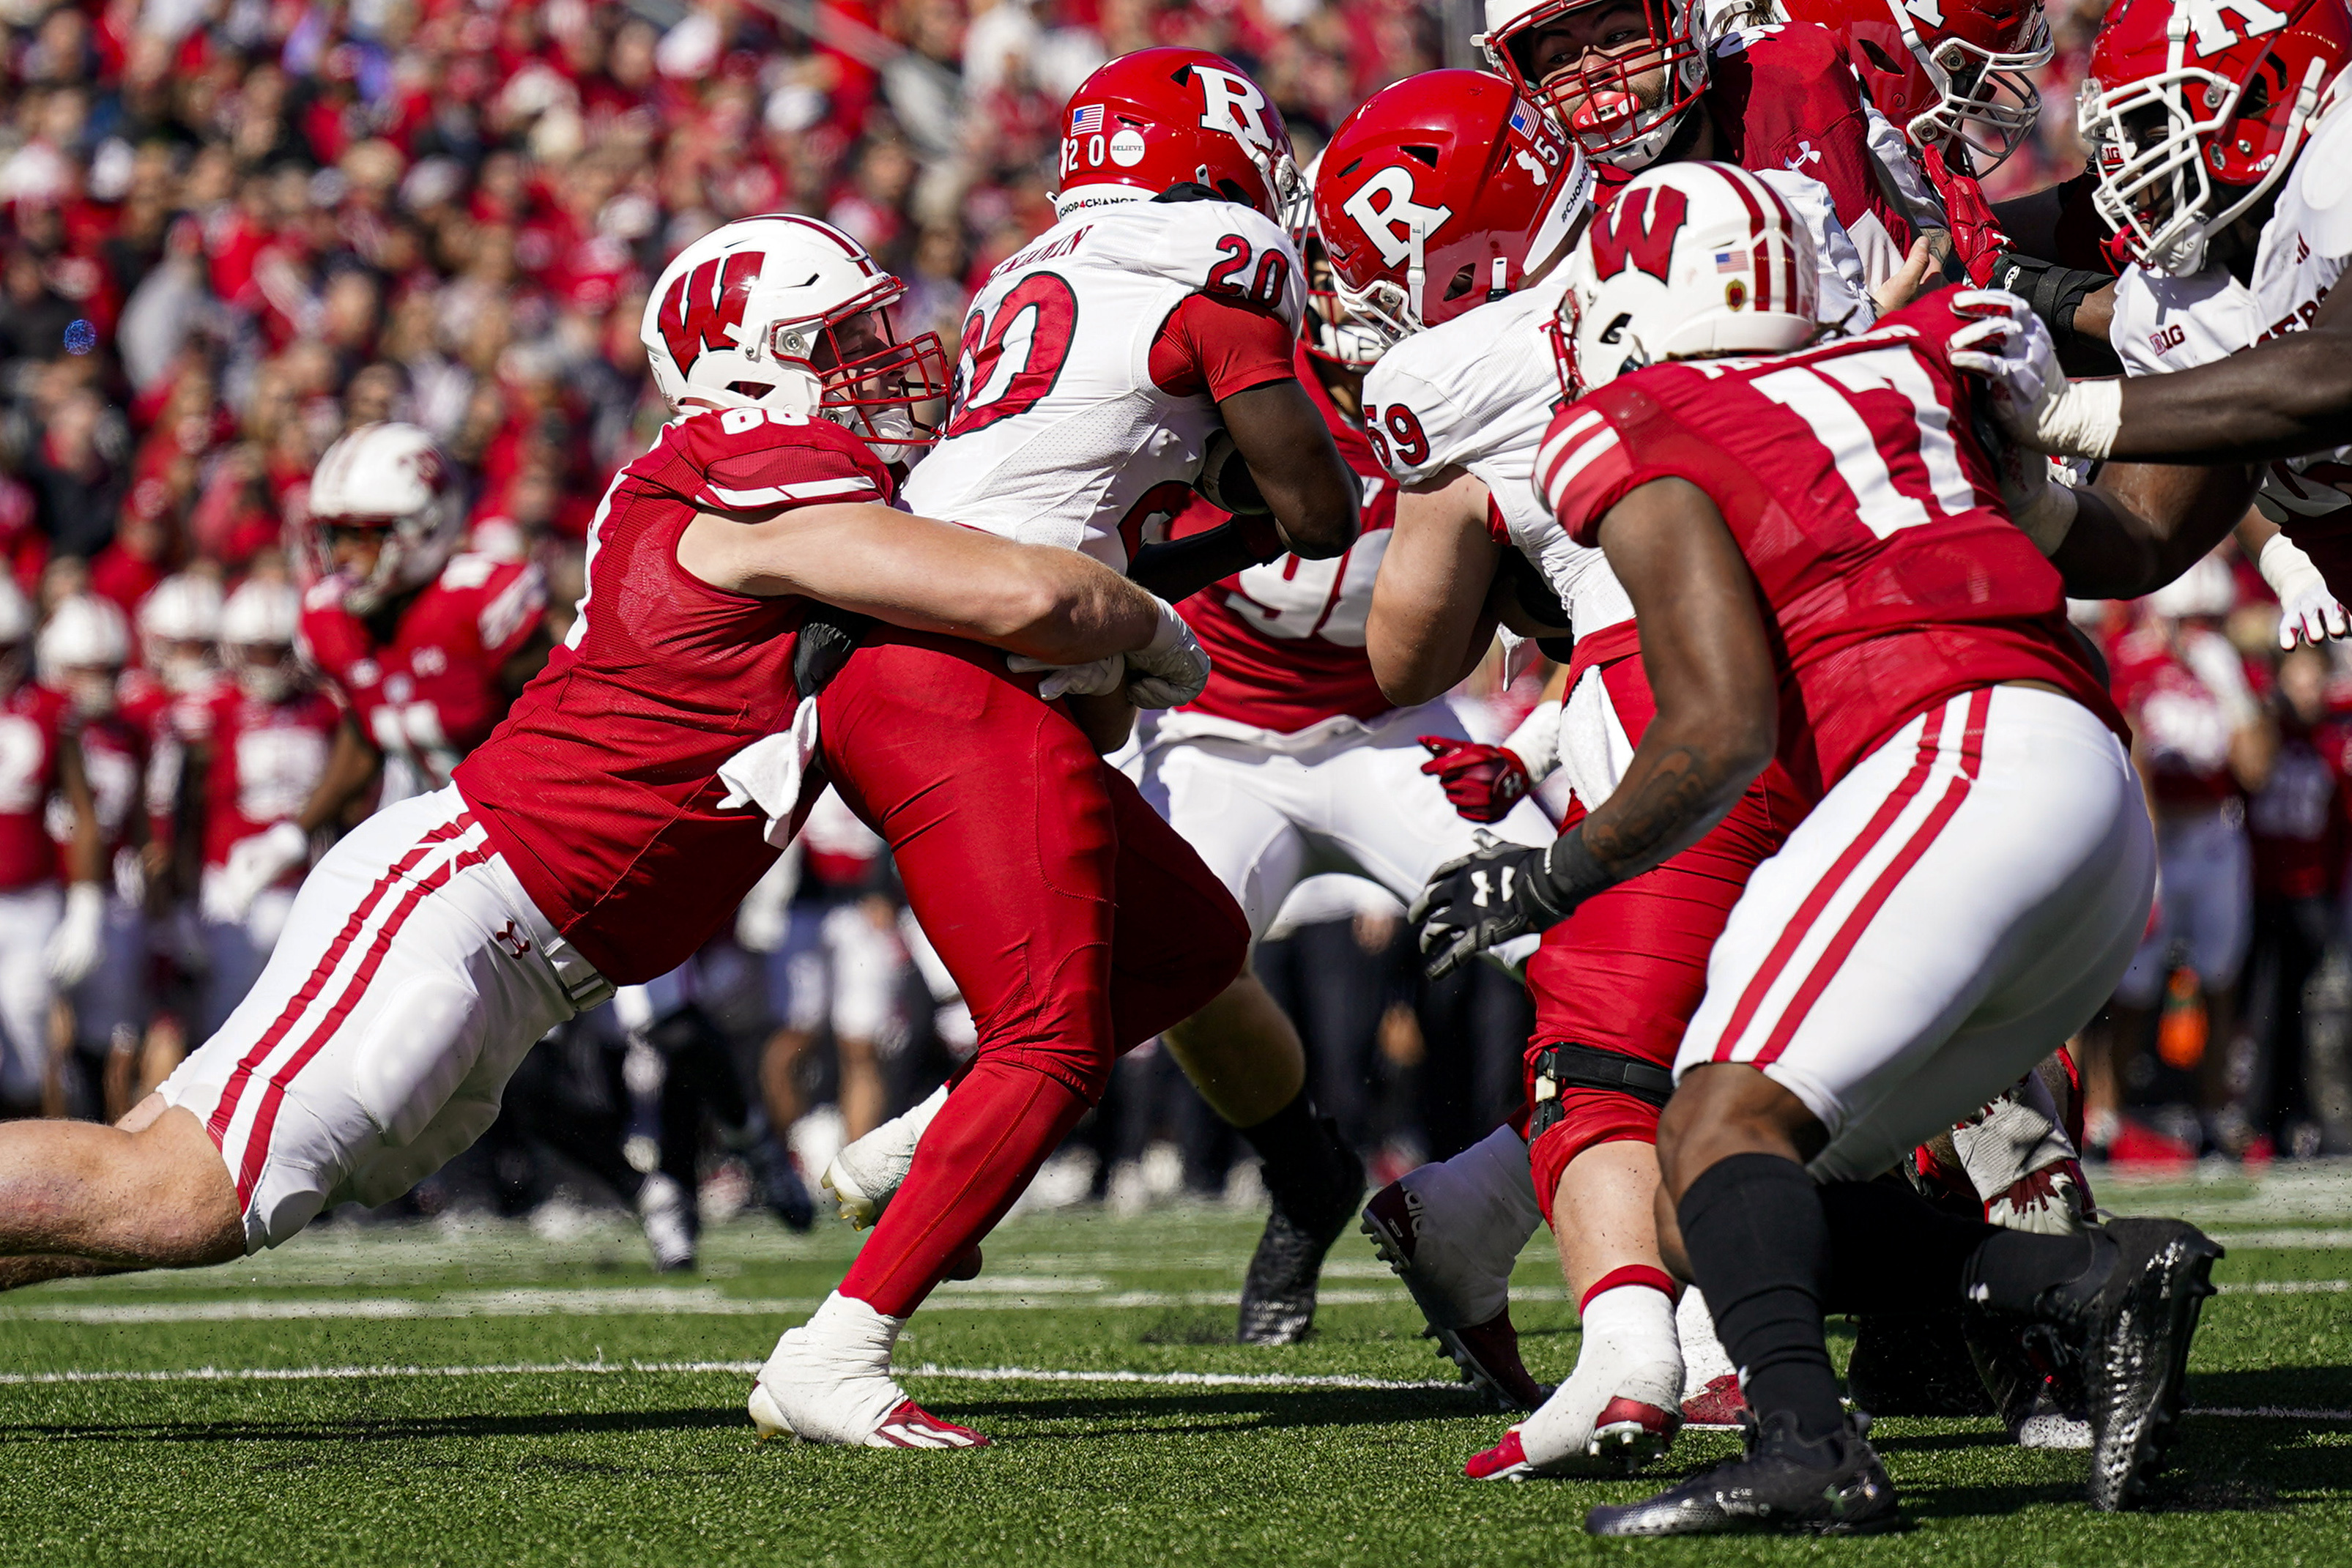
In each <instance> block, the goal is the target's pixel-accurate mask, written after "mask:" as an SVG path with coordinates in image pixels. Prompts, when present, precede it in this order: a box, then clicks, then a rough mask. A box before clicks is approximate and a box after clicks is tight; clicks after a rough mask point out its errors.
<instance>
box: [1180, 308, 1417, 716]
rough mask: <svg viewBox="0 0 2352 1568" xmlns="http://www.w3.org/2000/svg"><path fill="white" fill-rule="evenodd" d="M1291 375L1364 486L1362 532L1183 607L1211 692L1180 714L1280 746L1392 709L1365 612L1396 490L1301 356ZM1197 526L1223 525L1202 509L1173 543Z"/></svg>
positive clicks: (1278, 562)
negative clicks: (1315, 729) (1266, 737)
mask: <svg viewBox="0 0 2352 1568" xmlns="http://www.w3.org/2000/svg"><path fill="white" fill-rule="evenodd" d="M1297 370H1298V382H1299V384H1300V385H1301V386H1304V387H1305V388H1306V389H1307V395H1308V396H1309V397H1311V398H1313V399H1314V400H1315V405H1316V407H1317V408H1318V409H1320V410H1321V411H1322V413H1323V423H1325V424H1327V425H1328V426H1330V429H1331V438H1332V439H1333V440H1334V441H1336V442H1338V443H1339V455H1340V457H1341V458H1342V459H1344V460H1345V461H1346V463H1347V465H1348V466H1349V469H1350V470H1351V471H1352V472H1353V473H1354V474H1355V475H1356V476H1357V478H1358V479H1360V480H1361V481H1362V483H1363V497H1364V501H1363V512H1362V517H1363V527H1362V531H1360V533H1358V534H1357V536H1356V542H1355V543H1354V544H1353V545H1352V546H1350V547H1349V549H1348V552H1347V553H1346V554H1345V555H1342V556H1339V558H1337V559H1332V560H1301V559H1298V558H1297V556H1295V555H1284V556H1279V557H1277V558H1276V559H1273V560H1270V561H1267V562H1265V564H1264V565H1262V566H1254V567H1251V568H1250V569H1249V570H1246V571H1241V572H1236V573H1234V575H1233V576H1231V577H1229V578H1226V579H1225V580H1223V582H1220V583H1217V584H1215V585H1213V586H1212V587H1210V588H1207V589H1204V590H1202V591H1201V592H1199V593H1197V594H1195V595H1193V596H1192V598H1191V599H1188V600H1186V601H1184V619H1185V621H1186V622H1189V623H1190V624H1191V626H1192V634H1193V635H1194V636H1195V637H1197V638H1199V639H1200V642H1201V646H1202V649H1204V650H1205V651H1206V652H1207V653H1208V655H1209V661H1210V669H1209V685H1208V686H1207V688H1206V689H1205V690H1203V691H1202V693H1201V695H1199V696H1198V697H1197V698H1195V699H1194V700H1193V701H1192V702H1190V703H1188V704H1186V705H1185V706H1184V708H1183V710H1182V711H1183V712H1184V714H1186V715H1187V716H1192V717H1205V718H1210V719H1216V720H1222V721H1223V722H1224V723H1226V724H1230V725H1239V726H1242V727H1246V728H1249V729H1260V730H1273V731H1276V732H1278V733H1280V734H1284V735H1295V734H1297V732H1298V731H1300V730H1303V729H1307V728H1309V727H1312V726H1315V725H1318V724H1321V723H1323V722H1324V721H1326V720H1328V719H1333V718H1340V717H1346V718H1356V719H1367V718H1372V717H1374V716H1378V715H1380V714H1383V713H1386V712H1388V711H1389V709H1390V708H1391V707H1392V706H1395V705H1394V704H1392V703H1391V702H1390V701H1389V700H1388V699H1387V698H1386V697H1384V696H1382V695H1381V687H1380V683H1379V682H1378V681H1375V680H1374V679H1373V678H1372V664H1371V660H1370V657H1369V656H1368V655H1367V654H1366V653H1364V622H1365V621H1366V619H1367V618H1368V617H1369V616H1370V614H1371V611H1372V580H1373V579H1374V578H1376V577H1377V576H1379V575H1380V570H1381V557H1382V556H1384V555H1386V554H1387V553H1388V548H1389V538H1390V530H1391V529H1392V528H1394V527H1395V526H1396V486H1394V485H1393V484H1391V483H1390V481H1389V476H1388V474H1387V472H1386V471H1385V470H1383V469H1382V468H1381V461H1380V459H1379V458H1378V457H1377V456H1375V455H1373V451H1372V444H1371V442H1370V440H1368V439H1367V438H1366V437H1365V434H1364V427H1363V426H1362V425H1360V424H1359V423H1356V422H1355V421H1354V420H1352V419H1349V417H1348V416H1347V415H1346V414H1344V413H1340V412H1339V409H1338V408H1337V407H1336V406H1335V405H1334V404H1333V403H1332V402H1331V400H1330V398H1329V397H1328V395H1327V394H1326V393H1325V392H1324V390H1323V383H1322V382H1320V381H1319V380H1318V379H1317V378H1316V375H1315V369H1314V366H1313V365H1312V364H1311V363H1309V362H1308V361H1307V350H1305V349H1304V348H1303V347H1302V348H1301V349H1299V350H1298V359H1297ZM1196 517H1197V518H1199V520H1200V522H1201V525H1202V527H1204V528H1213V527H1216V526H1218V525H1220V524H1222V523H1223V521H1224V520H1225V518H1224V514H1223V513H1222V512H1218V511H1215V510H1213V509H1211V508H1210V507H1208V505H1207V503H1205V502H1202V503H1199V504H1198V505H1196V506H1195V507H1193V508H1192V511H1191V512H1188V513H1187V514H1186V517H1185V523H1184V524H1180V525H1179V526H1178V528H1177V532H1178V534H1179V535H1180V536H1181V535H1182V534H1185V533H1188V532H1190V531H1192V530H1191V528H1189V527H1188V526H1186V525H1189V524H1190V523H1192V521H1193V519H1194V518H1196ZM1180 724H1181V721H1180ZM1166 732H1167V730H1166V726H1165V724H1164V723H1163V725H1162V733H1166Z"/></svg>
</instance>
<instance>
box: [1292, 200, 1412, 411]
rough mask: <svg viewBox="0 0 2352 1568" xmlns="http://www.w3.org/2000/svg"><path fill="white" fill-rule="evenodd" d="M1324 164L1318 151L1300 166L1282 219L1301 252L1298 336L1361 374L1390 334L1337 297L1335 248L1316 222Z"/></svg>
mask: <svg viewBox="0 0 2352 1568" xmlns="http://www.w3.org/2000/svg"><path fill="white" fill-rule="evenodd" d="M1321 165H1322V154H1320V153H1318V154H1316V155H1315V156H1314V157H1313V158H1310V159H1308V160H1307V167H1306V168H1304V169H1301V170H1300V171H1299V172H1298V178H1299V184H1300V190H1299V194H1298V197H1297V199H1296V200H1294V201H1293V202H1292V203H1291V204H1290V210H1289V212H1288V213H1286V214H1284V217H1283V222H1282V226H1283V227H1284V228H1286V229H1287V230H1288V231H1289V232H1290V243H1291V245H1292V246H1294V247H1295V248H1296V249H1297V252H1298V274H1299V277H1301V278H1303V279H1304V280H1305V281H1306V284H1307V313H1306V314H1305V315H1304V316H1302V317H1301V318H1300V319H1299V322H1298V338H1299V341H1300V342H1301V343H1303V344H1305V345H1306V348H1307V352H1308V353H1310V354H1312V355H1314V356H1315V358H1317V359H1318V360H1321V361H1323V362H1324V363H1326V364H1331V365H1337V366H1339V368H1340V369H1341V370H1346V371H1357V372H1358V373H1361V372H1363V371H1368V370H1370V369H1371V368H1372V366H1373V364H1374V363H1375V362H1376V361H1378V360H1379V359H1380V357H1381V354H1382V353H1384V352H1386V351H1387V350H1388V346H1389V340H1388V339H1387V338H1385V337H1383V336H1382V335H1381V334H1380V333H1378V332H1375V331H1373V330H1372V329H1370V327H1367V326H1366V325H1364V323H1362V322H1361V321H1359V320H1357V319H1356V318H1355V317H1354V316H1353V315H1351V314H1350V313H1349V309H1348V307H1347V303H1346V301H1344V300H1342V299H1341V298H1339V289H1338V287H1336V283H1337V277H1336V275H1335V274H1334V273H1333V272H1332V270H1331V253H1330V252H1329V251H1328V250H1325V249H1324V248H1323V236H1322V235H1321V234H1320V233H1318V231H1317V229H1316V227H1315V202H1314V194H1315V174H1316V171H1317V170H1318V168H1320V167H1321Z"/></svg>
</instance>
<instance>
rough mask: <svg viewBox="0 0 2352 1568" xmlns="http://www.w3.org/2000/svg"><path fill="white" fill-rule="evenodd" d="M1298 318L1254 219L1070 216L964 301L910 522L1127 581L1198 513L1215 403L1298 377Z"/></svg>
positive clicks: (1283, 263)
mask: <svg viewBox="0 0 2352 1568" xmlns="http://www.w3.org/2000/svg"><path fill="white" fill-rule="evenodd" d="M1196 301H1197V302H1198V303H1195V302H1196ZM1306 301H1307V290H1306V286H1305V284H1304V283H1302V282H1301V281H1300V278H1299V268H1298V256H1297V252H1295V251H1294V250H1292V249H1291V246H1290V241H1289V239H1288V237H1287V236H1286V235H1284V234H1283V232H1282V230H1281V229H1279V228H1277V227H1276V225H1273V224H1271V223H1269V222H1267V221H1266V220H1265V218H1263V217H1261V216H1260V215H1258V214H1257V213H1256V212H1255V211H1254V210H1253V209H1251V208H1248V207H1244V206H1240V205H1237V204H1234V203H1231V202H1128V203H1123V204H1118V205H1115V206H1108V207H1091V208H1087V209H1086V210H1084V211H1082V212H1078V213H1076V214H1072V215H1071V216H1069V217H1068V218H1066V219H1064V220H1063V221H1062V222H1061V223H1059V224H1056V225H1055V226H1054V227H1052V228H1050V229H1048V230H1046V231H1045V234H1044V235H1041V236H1039V238H1038V239H1037V240H1036V241H1034V243H1033V244H1031V245H1030V246H1029V247H1028V248H1027V249H1025V250H1024V251H1022V252H1020V253H1019V254H1018V255H1016V256H1013V257H1012V258H1011V259H1009V260H1008V261H1006V262H1005V263H1004V264H1003V266H1001V267H998V268H997V269H996V271H995V272H994V273H993V274H992V275H991V277H989V280H988V284H987V286H986V287H983V288H982V290H981V291H980V295H979V297H978V298H976V299H974V300H973V301H972V307H971V314H970V315H969V316H967V317H966V318H965V319H964V325H963V353H962V357H961V360H960V361H958V363H957V366H956V381H955V402H954V406H953V408H952V409H951V410H950V417H949V421H948V424H947V430H946V434H945V438H944V439H943V440H941V441H940V444H939V445H938V446H937V447H935V448H933V449H932V452H931V455H929V457H927V458H925V459H924V460H923V461H922V463H920V464H919V465H917V466H916V468H915V471H914V473H913V475H912V476H910V477H909V478H908V481H907V492H906V498H907V505H908V507H909V508H911V509H912V510H914V511H916V512H919V513H920V514H922V515H923V516H925V517H941V518H947V519H950V520H952V521H955V522H959V523H962V524H964V525H965V526H967V527H970V528H984V529H986V530H987V531H988V532H990V533H992V534H1002V535H1003V536H1004V537H1005V538H1013V539H1019V540H1021V541H1022V542H1023V543H1024V544H1043V545H1060V546H1062V547H1064V548H1065V549H1079V550H1084V551H1085V552H1086V553H1087V554H1088V555H1090V556H1092V557H1094V558H1095V559H1097V560H1099V561H1101V562H1103V563H1104V564H1105V565H1106V566H1108V567H1110V568H1112V569H1113V570H1119V571H1124V570H1127V563H1128V560H1129V558H1130V557H1131V556H1132V555H1133V554H1134V552H1135V551H1136V549H1139V547H1140V546H1142V545H1145V544H1151V543H1156V542H1158V541H1159V540H1160V539H1164V538H1167V530H1168V525H1169V523H1170V522H1171V520H1172V519H1173V518H1174V517H1175V516H1176V515H1177V513H1179V512H1181V511H1182V510H1183V509H1184V507H1185V505H1186V504H1187V503H1188V502H1189V501H1190V500H1191V498H1192V497H1191V493H1190V486H1191V484H1192V479H1193V478H1194V476H1197V475H1198V474H1199V473H1200V470H1201V458H1202V455H1203V453H1205V452H1206V450H1207V447H1208V440H1209V436H1210V434H1211V433H1213V431H1215V430H1217V429H1218V428H1219V422H1218V418H1217V408H1216V401H1217V399H1218V398H1220V397H1223V396H1229V395H1231V394H1232V393H1234V392H1242V391H1246V390H1247V389H1248V388H1249V387H1251V386H1255V385H1259V384H1262V383H1264V382H1268V381H1274V380H1279V379H1282V378H1284V377H1286V376H1288V375H1289V374H1290V373H1291V345H1292V343H1293V342H1294V341H1296V340H1297V336H1298V320H1299V314H1300V312H1301V311H1302V310H1303V309H1304V308H1306Z"/></svg>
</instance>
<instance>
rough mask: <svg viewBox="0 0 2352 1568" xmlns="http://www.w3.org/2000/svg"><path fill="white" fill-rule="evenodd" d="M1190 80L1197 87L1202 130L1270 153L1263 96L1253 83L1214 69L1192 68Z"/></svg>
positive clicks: (1271, 134) (1270, 133)
mask: <svg viewBox="0 0 2352 1568" xmlns="http://www.w3.org/2000/svg"><path fill="white" fill-rule="evenodd" d="M1192 79H1193V80H1194V81H1196V82H1198V83H1200V84H1201V99H1202V115H1201V128H1202V130H1204V131H1223V132H1224V133H1225V134H1226V135H1228V136H1234V137H1238V138H1240V139H1241V140H1242V141H1244V143H1246V144H1247V145H1249V146H1252V147H1255V148H1256V149H1258V150H1259V151H1260V152H1273V151H1274V131H1272V130H1271V129H1270V128H1269V127H1268V126H1267V125H1266V123H1265V94H1264V93H1262V92H1260V91H1259V90H1258V87H1257V83H1255V82H1254V81H1252V80H1250V79H1249V78H1247V77H1240V76H1235V75H1234V73H1233V72H1231V71H1221V70H1219V69H1217V68H1215V67H1214V66H1194V67H1193V68H1192Z"/></svg>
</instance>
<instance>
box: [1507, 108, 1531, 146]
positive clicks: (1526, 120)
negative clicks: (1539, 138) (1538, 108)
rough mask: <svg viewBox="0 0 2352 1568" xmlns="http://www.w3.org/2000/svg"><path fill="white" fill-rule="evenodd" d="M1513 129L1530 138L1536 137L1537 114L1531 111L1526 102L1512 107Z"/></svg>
mask: <svg viewBox="0 0 2352 1568" xmlns="http://www.w3.org/2000/svg"><path fill="white" fill-rule="evenodd" d="M1511 129H1512V130H1514V131H1517V132H1518V133H1519V134H1520V135H1522V136H1525V137H1528V138H1529V139H1530V140H1532V139H1533V138H1534V136H1535V133H1536V122H1535V116H1534V114H1533V113H1532V112H1530V111H1529V110H1528V106H1527V105H1526V104H1524V103H1520V104H1516V105H1514V106H1513V107H1512V109H1511Z"/></svg>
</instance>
